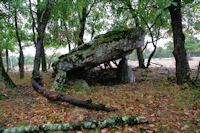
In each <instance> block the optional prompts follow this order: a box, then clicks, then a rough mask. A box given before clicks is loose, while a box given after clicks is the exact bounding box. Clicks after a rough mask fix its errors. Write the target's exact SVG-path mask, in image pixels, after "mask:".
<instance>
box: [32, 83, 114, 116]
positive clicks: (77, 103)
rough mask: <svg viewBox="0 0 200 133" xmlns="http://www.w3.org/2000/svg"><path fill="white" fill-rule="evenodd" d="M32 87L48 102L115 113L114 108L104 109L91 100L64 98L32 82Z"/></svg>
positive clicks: (103, 106) (101, 105)
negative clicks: (58, 102) (65, 103)
mask: <svg viewBox="0 0 200 133" xmlns="http://www.w3.org/2000/svg"><path fill="white" fill-rule="evenodd" d="M32 86H33V88H34V89H35V90H36V91H37V92H38V93H39V94H41V95H42V96H44V97H46V98H47V99H49V100H52V101H60V102H67V103H70V104H72V105H75V106H78V107H83V108H87V109H93V110H97V111H99V110H102V111H107V112H111V111H117V109H116V108H112V107H106V106H105V105H103V104H94V103H92V100H91V99H89V100H86V101H84V100H79V99H75V98H72V97H70V96H66V95H63V94H60V95H58V94H56V93H54V92H50V91H47V90H46V89H44V88H42V87H41V86H40V85H39V84H38V83H37V82H36V81H34V80H33V81H32Z"/></svg>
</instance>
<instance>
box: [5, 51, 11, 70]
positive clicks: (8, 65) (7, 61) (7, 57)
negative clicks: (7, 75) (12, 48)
mask: <svg viewBox="0 0 200 133" xmlns="http://www.w3.org/2000/svg"><path fill="white" fill-rule="evenodd" d="M6 66H7V72H9V70H10V63H9V51H8V49H6Z"/></svg>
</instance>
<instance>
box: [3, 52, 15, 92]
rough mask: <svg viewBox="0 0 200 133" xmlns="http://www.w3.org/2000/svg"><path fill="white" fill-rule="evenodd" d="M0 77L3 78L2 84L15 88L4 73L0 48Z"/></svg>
mask: <svg viewBox="0 0 200 133" xmlns="http://www.w3.org/2000/svg"><path fill="white" fill-rule="evenodd" d="M0 78H1V79H3V81H4V84H5V86H6V87H7V88H15V87H16V85H15V83H14V82H13V81H12V80H11V79H10V77H9V75H8V74H7V73H6V71H5V69H4V66H3V61H2V51H1V50H0Z"/></svg>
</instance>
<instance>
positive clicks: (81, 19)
mask: <svg viewBox="0 0 200 133" xmlns="http://www.w3.org/2000/svg"><path fill="white" fill-rule="evenodd" d="M86 18H87V7H83V10H82V17H81V18H80V25H81V27H80V33H79V40H78V46H80V45H82V44H83V43H84V42H83V36H84V32H85V24H86Z"/></svg>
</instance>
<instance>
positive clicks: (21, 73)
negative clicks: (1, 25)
mask: <svg viewBox="0 0 200 133" xmlns="http://www.w3.org/2000/svg"><path fill="white" fill-rule="evenodd" d="M15 32H16V36H17V40H18V45H19V62H18V66H19V72H20V79H23V78H24V54H23V49H22V45H21V39H20V37H19V32H18V23H17V9H15Z"/></svg>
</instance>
